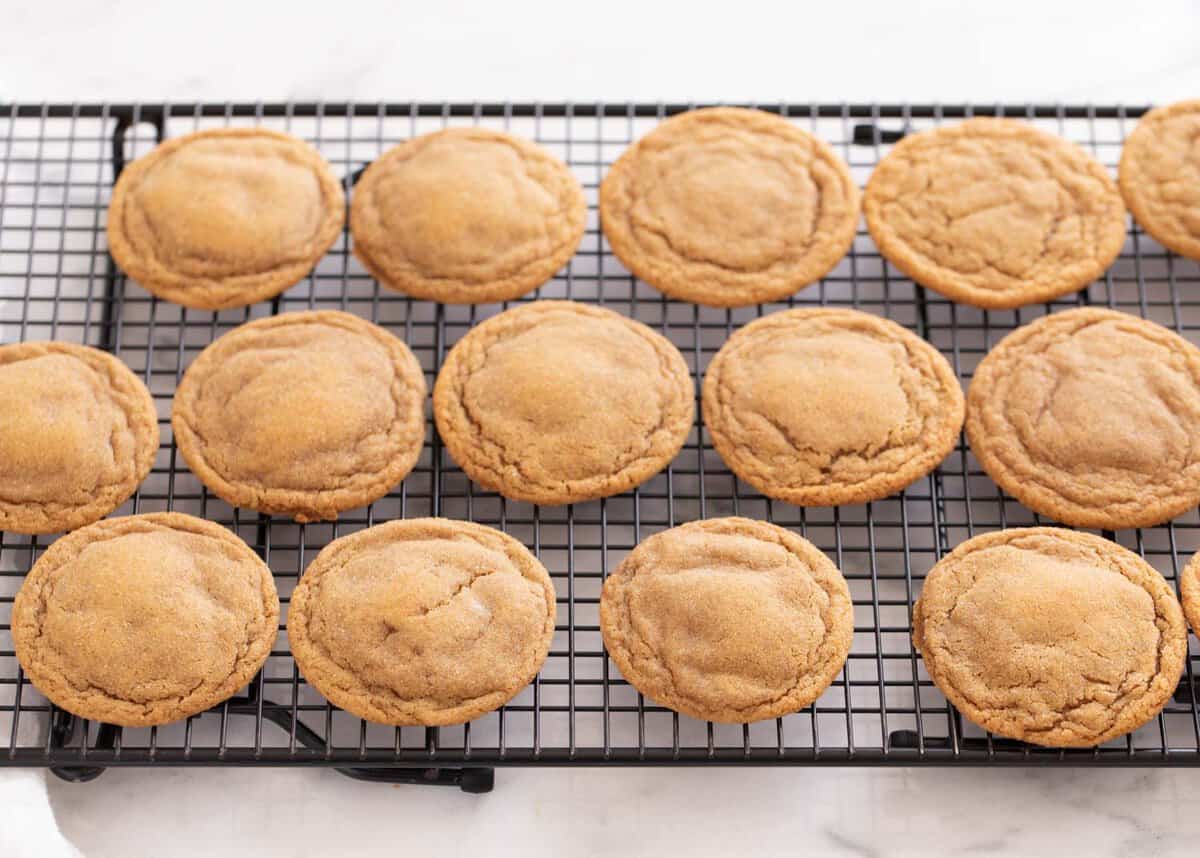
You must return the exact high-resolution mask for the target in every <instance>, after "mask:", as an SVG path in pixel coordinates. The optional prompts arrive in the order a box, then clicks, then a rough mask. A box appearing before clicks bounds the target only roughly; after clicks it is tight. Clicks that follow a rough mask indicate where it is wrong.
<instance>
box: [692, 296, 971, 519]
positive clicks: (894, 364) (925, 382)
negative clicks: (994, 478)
mask: <svg viewBox="0 0 1200 858" xmlns="http://www.w3.org/2000/svg"><path fill="white" fill-rule="evenodd" d="M962 422H963V395H962V388H961V387H959V384H958V379H957V378H956V377H955V375H954V370H952V369H951V368H950V364H949V363H947V362H946V359H945V358H944V357H942V355H941V353H940V352H938V351H937V349H935V348H934V347H933V346H931V345H929V343H927V342H925V341H924V340H923V339H921V338H920V337H918V336H917V335H916V334H914V333H912V332H910V331H908V330H906V329H905V328H902V327H901V326H900V325H897V324H896V323H895V322H892V321H889V320H887V319H881V318H879V317H878V316H872V315H870V314H868V313H860V312H859V311H857V310H836V309H828V308H816V307H814V308H804V309H797V310H787V311H785V312H782V313H772V314H771V315H769V316H764V317H762V318H761V319H757V320H756V321H754V322H751V323H750V324H749V325H746V326H745V327H744V328H742V329H741V330H739V331H738V332H737V333H735V334H734V335H733V336H732V337H730V338H729V341H728V342H726V343H725V345H724V346H722V347H721V350H720V351H719V352H717V355H716V357H714V358H713V361H712V363H711V364H709V367H708V371H707V372H706V373H705V376H704V423H705V426H706V427H707V428H708V431H709V434H710V435H711V436H712V439H713V445H714V446H715V447H716V448H717V452H718V453H720V454H721V458H722V459H724V460H725V462H726V464H728V465H729V467H730V469H731V470H732V471H733V472H734V473H735V474H737V475H738V476H739V477H740V478H741V479H743V480H745V481H746V482H748V483H750V484H751V485H752V486H754V487H755V488H756V489H758V490H759V491H761V492H762V493H763V494H765V495H768V496H769V497H773V498H779V499H780V500H785V501H788V502H790V503H795V504H802V505H805V506H836V505H837V504H847V503H864V502H866V501H870V500H877V499H878V498H882V497H886V496H888V495H890V494H892V493H894V492H896V491H899V490H900V489H902V488H904V487H905V486H907V485H908V484H909V483H911V482H913V481H914V480H916V479H918V478H920V477H923V476H924V475H925V474H927V473H929V472H930V471H932V470H933V469H934V468H936V467H937V466H938V464H939V463H940V462H941V461H942V460H943V459H944V458H946V456H947V455H948V454H949V453H950V451H951V450H953V449H954V445H955V443H956V442H957V440H958V433H959V431H960V430H961V429H962Z"/></svg>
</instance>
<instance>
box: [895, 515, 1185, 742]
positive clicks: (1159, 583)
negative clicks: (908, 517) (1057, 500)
mask: <svg viewBox="0 0 1200 858" xmlns="http://www.w3.org/2000/svg"><path fill="white" fill-rule="evenodd" d="M913 644H914V645H915V646H916V648H917V649H918V650H919V651H920V653H921V657H922V659H924V662H925V668H926V670H928V671H929V675H930V677H931V678H932V679H933V681H934V682H935V683H936V684H937V686H938V688H940V689H941V691H942V693H943V694H945V695H946V697H947V699H949V701H950V702H951V703H953V704H954V706H955V708H957V709H958V710H959V711H960V712H962V714H963V715H964V716H966V717H967V718H969V719H970V720H971V721H974V722H975V723H976V724H979V725H980V726H981V727H984V728H985V729H987V730H990V731H992V732H993V733H996V734H997V735H1000V736H1006V737H1008V738H1010V739H1020V740H1022V741H1025V742H1032V743H1034V744H1036V745H1047V746H1049V747H1055V748H1074V747H1090V746H1092V745H1099V744H1102V743H1104V742H1107V741H1109V740H1111V739H1115V738H1116V737H1118V736H1121V735H1124V734H1125V733H1129V732H1131V731H1133V730H1136V729H1137V728H1138V727H1140V726H1141V725H1142V724H1144V723H1146V722H1147V721H1149V720H1150V719H1151V718H1153V717H1154V716H1155V715H1157V714H1158V712H1159V711H1160V710H1161V709H1162V708H1163V706H1164V705H1166V703H1167V701H1168V700H1169V699H1170V698H1171V695H1172V694H1173V693H1174V691H1175V686H1176V685H1177V684H1178V683H1179V674H1180V672H1181V671H1182V670H1183V663H1184V659H1185V658H1186V656H1187V627H1186V626H1185V625H1184V622H1183V612H1182V611H1181V610H1180V609H1179V602H1178V601H1177V600H1176V598H1175V594H1174V593H1173V592H1172V591H1171V588H1170V586H1169V585H1168V584H1167V582H1166V581H1165V580H1163V577H1162V576H1161V575H1159V574H1158V572H1156V571H1155V570H1154V569H1153V567H1151V566H1150V565H1149V564H1148V563H1146V561H1144V560H1142V558H1140V557H1138V556H1137V555H1136V554H1134V553H1133V552H1132V551H1129V550H1128V549H1126V548H1122V547H1121V546H1119V545H1117V544H1116V543H1113V542H1109V541H1108V540H1106V539H1101V538H1100V537H1098V536H1092V535H1091V534H1087V533H1076V532H1074V531H1069V530H1061V529H1059V528H1053V527H1034V528H1017V529H1012V530H1002V531H998V532H995V533H988V534H984V535H983V536H977V537H975V538H974V539H969V540H967V541H966V542H964V543H963V544H962V545H960V546H958V548H956V549H954V551H952V552H951V553H950V554H948V555H947V556H946V557H944V558H942V560H941V561H939V562H938V564H937V565H936V566H934V567H933V570H932V571H931V572H930V573H929V577H928V578H926V579H925V585H924V587H923V589H922V591H921V598H920V600H919V601H918V602H917V603H916V605H915V606H914V607H913Z"/></svg>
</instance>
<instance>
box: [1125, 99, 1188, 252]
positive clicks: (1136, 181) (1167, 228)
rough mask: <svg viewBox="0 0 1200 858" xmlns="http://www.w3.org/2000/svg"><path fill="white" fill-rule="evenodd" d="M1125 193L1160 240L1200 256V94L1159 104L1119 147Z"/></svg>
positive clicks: (1137, 214) (1140, 219)
mask: <svg viewBox="0 0 1200 858" xmlns="http://www.w3.org/2000/svg"><path fill="white" fill-rule="evenodd" d="M1119 173H1120V183H1121V194H1122V195H1123V196H1124V197H1125V204H1126V205H1128V206H1129V210H1130V211H1131V212H1133V216H1134V217H1135V218H1136V219H1137V222H1138V223H1140V224H1141V225H1142V228H1143V229H1145V230H1146V232H1148V233H1150V234H1151V235H1152V236H1154V238H1155V239H1156V240H1157V241H1158V243H1159V244H1161V245H1163V246H1164V247H1167V248H1169V249H1171V250H1173V251H1175V252H1176V253H1178V254H1181V255H1183V256H1189V257H1191V258H1192V259H1200V99H1198V100H1195V101H1181V102H1179V103H1177V104H1171V105H1167V106H1166V107H1156V108H1154V110H1151V111H1150V112H1149V113H1147V114H1146V115H1145V116H1143V117H1142V118H1141V120H1140V121H1139V122H1138V124H1137V128H1135V129H1134V130H1133V133H1132V134H1130V135H1129V138H1128V139H1127V140H1126V141H1125V147H1124V148H1123V149H1122V150H1121V168H1120V171H1119Z"/></svg>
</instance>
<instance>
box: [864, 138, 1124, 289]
mask: <svg viewBox="0 0 1200 858" xmlns="http://www.w3.org/2000/svg"><path fill="white" fill-rule="evenodd" d="M863 211H864V212H865V214H866V216H867V227H868V229H870V231H871V237H872V238H874V239H875V244H876V245H878V247H879V252H880V253H882V254H883V255H884V256H885V257H887V259H888V260H889V261H890V262H891V263H892V264H893V265H895V266H896V267H897V268H899V269H900V270H901V271H903V272H904V273H905V274H907V275H908V276H909V277H911V278H912V279H913V280H915V281H917V282H918V283H920V284H921V285H922V286H927V287H929V288H930V289H933V290H934V291H936V292H940V293H941V294H943V295H945V296H946V297H947V298H949V299H951V300H952V301H960V302H962V303H964V304H972V305H974V306H976V307H985V308H988V309H1004V308H1011V307H1020V306H1023V305H1025V304H1033V303H1037V302H1039V301H1050V300H1052V299H1054V298H1057V297H1059V296H1061V295H1065V294H1067V293H1068V292H1074V291H1076V290H1078V289H1082V288H1083V287H1085V286H1087V285H1088V284H1089V283H1091V282H1092V281H1093V280H1095V279H1096V278H1097V277H1100V276H1101V275H1102V274H1104V272H1105V270H1106V269H1107V268H1108V266H1109V265H1111V264H1112V261H1113V260H1114V259H1116V258H1117V254H1118V253H1120V252H1121V245H1122V244H1123V243H1124V241H1125V207H1124V205H1122V203H1121V195H1120V193H1118V191H1117V185H1116V183H1115V182H1114V181H1113V180H1112V178H1111V177H1110V176H1109V175H1108V171H1107V170H1105V169H1104V166H1103V165H1102V164H1101V163H1100V162H1099V161H1097V160H1096V159H1095V158H1093V157H1092V156H1091V155H1089V154H1088V153H1087V152H1085V151H1084V150H1083V149H1082V148H1080V147H1079V146H1076V145H1074V144H1073V143H1069V142H1067V141H1066V140H1064V139H1062V138H1061V137H1056V136H1054V135H1052V134H1047V133H1045V132H1043V131H1039V130H1037V129H1036V128H1034V127H1033V126H1032V125H1029V124H1028V123H1025V122H1020V121H1018V120H1015V119H991V118H980V119H970V120H967V121H966V122H962V123H960V124H958V125H948V126H946V127H944V128H936V129H933V130H930V131H922V132H920V133H917V134H910V135H909V136H907V137H905V138H904V139H903V140H901V141H900V142H899V143H897V144H896V146H895V148H893V149H892V151H891V152H890V153H888V155H887V156H886V157H884V159H883V160H882V161H880V162H879V166H877V167H876V168H875V172H873V173H872V174H871V179H870V181H868V182H867V190H866V194H865V195H864V197H863Z"/></svg>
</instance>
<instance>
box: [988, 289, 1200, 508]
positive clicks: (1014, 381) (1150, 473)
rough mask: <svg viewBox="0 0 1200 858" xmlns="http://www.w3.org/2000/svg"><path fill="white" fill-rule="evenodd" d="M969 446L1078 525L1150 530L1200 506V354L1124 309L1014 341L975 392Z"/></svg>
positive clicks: (1043, 321) (1041, 328)
mask: <svg viewBox="0 0 1200 858" xmlns="http://www.w3.org/2000/svg"><path fill="white" fill-rule="evenodd" d="M966 430H967V439H968V440H969V441H970V444H971V451H972V452H973V453H974V454H975V457H976V458H977V459H979V462H980V464H981V465H983V468H984V470H985V471H987V473H988V475H989V476H990V477H991V478H992V479H993V480H995V481H996V483H997V484H998V485H999V486H1000V487H1001V488H1002V489H1004V491H1006V492H1008V493H1009V494H1010V495H1012V496H1013V497H1015V498H1016V499H1017V500H1019V501H1020V502H1021V503H1023V504H1024V505H1025V506H1027V507H1029V508H1030V509H1031V510H1033V511H1034V512H1036V513H1040V514H1041V515H1045V516H1049V517H1050V518H1053V519H1055V520H1057V521H1061V522H1063V523H1064V524H1070V525H1073V526H1075V527H1094V528H1102V529H1108V530H1117V529H1120V528H1124V527H1149V526H1151V525H1155V524H1160V523H1162V522H1164V521H1166V520H1167V519H1170V518H1174V517H1175V516H1177V515H1179V514H1180V513H1182V512H1184V511H1186V510H1189V509H1192V508H1193V507H1195V506H1196V505H1197V504H1198V503H1200V458H1197V454H1196V451H1197V449H1198V444H1200V349H1197V348H1196V347H1195V346H1193V345H1192V344H1191V343H1189V342H1187V341H1186V340H1184V339H1183V338H1182V337H1179V336H1178V335H1176V334H1174V333H1172V332H1171V331H1168V330H1167V329H1166V328H1164V327H1162V326H1161V325H1156V324H1155V323H1153V322H1149V321H1146V320H1145V319H1139V318H1137V317H1136V316H1130V315H1127V314H1125V313H1118V312H1115V311H1113V310H1100V309H1092V308H1081V309H1076V310H1067V311H1065V312H1062V313H1055V314H1054V315H1051V316H1044V317H1042V318H1040V319H1038V320H1036V321H1034V322H1032V323H1030V324H1028V325H1023V326H1022V327H1020V328H1017V329H1016V330H1015V331H1013V332H1012V333H1010V334H1009V335H1008V336H1006V337H1005V338H1004V339H1002V340H1001V341H1000V342H999V343H998V344H997V345H996V347H995V348H993V349H992V350H991V351H990V352H988V354H987V356H986V357H984V359H983V360H982V361H980V363H979V366H978V367H977V368H976V370H975V376H974V378H973V379H972V380H971V386H970V388H969V390H968V391H967V421H966Z"/></svg>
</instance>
